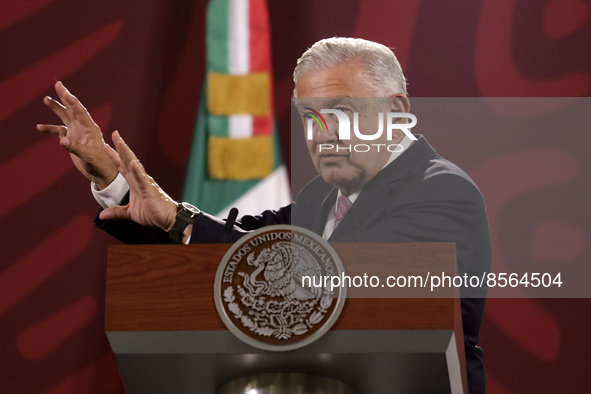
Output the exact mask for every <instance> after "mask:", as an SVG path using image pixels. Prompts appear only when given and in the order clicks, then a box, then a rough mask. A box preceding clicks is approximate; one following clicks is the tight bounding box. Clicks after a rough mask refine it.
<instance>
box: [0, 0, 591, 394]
mask: <svg viewBox="0 0 591 394" xmlns="http://www.w3.org/2000/svg"><path fill="white" fill-rule="evenodd" d="M269 3H270V14H271V26H272V33H273V62H274V68H275V82H276V93H277V94H276V106H275V107H276V109H277V116H278V122H279V126H280V128H281V132H282V139H283V140H284V141H286V142H287V141H289V97H290V94H291V90H292V88H293V86H292V82H291V72H292V70H293V67H294V64H295V61H296V59H297V57H298V56H299V55H300V54H301V53H302V52H303V51H304V50H305V49H306V48H307V47H308V46H310V45H311V44H312V43H313V42H315V41H316V40H318V39H320V38H324V37H328V36H335V35H342V36H359V37H363V38H368V39H373V40H376V41H379V42H382V43H384V44H386V45H388V46H392V47H394V48H396V53H397V54H398V56H399V59H400V60H401V63H402V65H403V67H404V69H405V71H406V74H407V77H408V79H409V81H410V85H409V90H410V93H411V94H412V95H413V96H423V97H433V96H439V97H446V96H449V97H462V96H466V97H474V96H549V97H552V96H575V97H576V96H588V95H589V93H590V92H591V79H590V77H591V75H590V74H591V73H590V71H591V51H589V48H591V45H590V44H591V19H590V9H591V6H590V3H589V1H583V0H528V1H526V0H521V1H516V0H449V1H421V0H404V1H402V0H401V1H391V2H385V1H380V0H365V1H361V0H357V1H355V0H347V1H344V0H323V1H312V0H308V1H306V0H300V1H279V0H270V1H269ZM204 13H205V1H195V0H176V1H168V0H153V1H152V0H141V1H140V0H129V1H125V2H120V1H115V0H103V1H101V2H91V1H74V0H27V1H22V0H4V1H3V2H2V3H0V48H1V51H2V57H1V61H0V130H1V132H2V135H3V136H4V137H3V143H2V145H1V149H0V181H1V185H2V193H1V194H0V199H1V200H0V226H1V227H0V228H2V229H3V230H2V247H1V250H0V253H1V254H0V256H1V257H0V334H1V335H0V392H2V393H10V394H13V393H27V394H30V393H97V394H98V393H101V394H108V393H120V392H123V389H122V385H121V383H120V379H119V376H118V373H117V369H116V366H115V363H114V360H113V357H112V355H111V352H110V349H109V346H108V344H107V341H106V339H105V336H104V333H103V307H104V303H103V297H104V277H105V260H106V246H107V245H108V244H109V243H112V242H113V241H112V240H111V239H110V238H108V237H107V236H105V235H104V234H101V233H100V232H99V231H97V230H95V229H94V228H93V226H92V218H93V217H94V215H95V213H96V210H97V206H96V203H95V202H94V200H93V199H92V196H91V195H90V192H89V185H88V183H87V182H86V181H85V180H84V179H82V178H81V176H79V174H78V173H77V172H76V171H75V169H74V167H73V165H72V164H71V162H70V160H69V158H68V156H67V155H66V154H65V153H64V152H63V151H62V150H61V149H60V148H59V147H58V146H57V143H56V141H55V140H54V139H52V138H49V137H47V136H43V135H40V134H39V133H37V132H36V130H35V124H36V123H40V122H50V121H55V118H54V117H53V116H52V114H51V113H50V112H49V110H48V109H46V108H45V107H44V106H43V105H42V103H41V100H42V97H43V96H44V95H46V94H50V95H51V94H54V93H53V92H52V89H51V86H52V84H53V83H54V81H55V80H58V79H59V80H63V81H64V82H65V83H66V85H67V86H68V87H70V89H71V90H72V91H73V92H74V93H75V94H77V95H78V96H79V97H81V99H83V101H84V103H85V104H86V105H87V107H88V108H89V109H90V110H91V111H92V112H93V115H94V116H95V119H96V120H97V122H98V123H99V124H100V125H101V127H102V128H103V130H104V131H112V130H113V129H114V128H117V129H118V130H120V131H121V133H122V134H123V135H124V136H125V137H126V139H127V141H128V142H129V143H130V145H131V146H132V147H133V148H134V150H135V151H136V153H137V154H138V156H139V157H140V158H141V159H142V160H143V162H144V164H145V165H146V167H147V169H148V171H149V172H150V173H151V174H152V175H153V176H154V177H155V178H156V179H157V180H159V182H160V184H161V186H163V187H164V188H165V190H167V191H169V192H170V194H172V195H173V197H177V198H178V196H179V193H180V187H181V183H182V180H183V175H184V174H183V173H184V164H185V162H186V159H187V155H188V146H189V144H190V141H191V136H192V132H193V122H194V117H195V113H196V107H197V102H198V97H199V92H200V87H201V81H202V78H203V61H204V58H203V56H204ZM456 133H457V135H454V136H453V138H450V136H449V135H446V136H442V135H429V140H430V142H431V143H432V144H433V145H435V146H436V147H437V148H438V150H439V151H440V152H443V154H444V155H445V156H446V157H448V158H449V159H451V160H453V161H454V162H457V163H458V164H460V165H461V166H462V167H464V168H465V169H466V170H467V171H468V172H469V173H470V174H471V175H472V176H473V177H474V178H475V180H476V181H477V183H478V184H479V186H480V187H481V189H482V191H483V194H484V196H485V199H486V201H487V205H488V209H489V215H490V220H491V230H492V234H493V242H494V253H495V255H494V258H495V264H505V263H508V262H510V261H511V260H512V259H514V258H516V257H515V256H521V257H523V258H532V253H533V254H534V255H535V251H533V252H532V250H531V249H528V248H529V247H530V246H531V245H534V244H535V242H534V241H531V242H530V243H529V244H527V241H528V239H530V236H531V235H532V234H535V235H536V237H537V238H536V237H534V238H535V240H537V241H536V242H537V244H542V242H541V241H540V240H545V239H550V240H552V239H553V237H554V236H557V235H560V234H562V235H563V236H562V238H561V240H562V242H563V243H562V244H560V245H557V247H556V248H555V249H556V250H558V252H556V253H557V259H558V260H565V259H567V260H569V261H578V262H582V263H587V262H588V260H589V259H588V257H589V254H590V253H589V247H588V243H589V239H590V236H591V231H590V230H589V225H588V223H589V219H590V218H589V213H588V212H589V211H590V210H589V209H588V208H586V202H587V201H589V197H591V194H590V193H589V186H588V183H589V182H588V180H589V169H590V168H591V166H590V165H589V164H590V163H589V159H588V154H586V146H587V144H588V143H590V142H591V138H590V137H589V135H588V134H585V135H583V134H582V135H580V136H576V139H571V140H570V141H567V142H565V143H563V144H562V145H561V146H559V147H558V148H559V149H558V150H552V149H556V144H554V143H553V142H552V139H549V140H548V141H546V140H544V141H539V140H536V138H535V135H533V136H532V138H531V139H525V138H522V139H520V140H518V141H517V142H515V141H512V143H509V141H507V140H508V139H507V138H494V136H490V135H479V134H478V133H476V132H474V131H472V132H470V131H467V130H457V131H456ZM453 141H456V143H453ZM457 141H469V142H466V143H465V144H464V145H462V144H459V145H458V144H457ZM474 145H476V146H478V147H479V149H478V150H476V151H475V150H474V149H473V147H474ZM488 146H490V148H489V149H488V150H487V148H486V147H488ZM548 149H550V150H548ZM476 152H477V153H476ZM284 154H285V156H286V162H287V163H289V148H288V146H287V145H285V146H284ZM516 164H518V165H516ZM516 168H517V169H518V170H516ZM520 171H521V172H520ZM585 180H587V181H585ZM534 191H535V194H534ZM532 202H535V204H534V207H533V208H532ZM557 207H560V208H557ZM540 234H541V235H540ZM565 234H566V235H565ZM532 237H533V236H532ZM532 239H533V238H532ZM526 244H527V245H526ZM524 245H525V246H524ZM534 257H535V256H534ZM589 311H591V302H589V301H588V300H554V299H539V300H529V299H524V300H499V299H492V300H489V302H488V304H487V310H486V316H485V319H484V325H483V329H482V346H483V347H484V348H485V352H486V365H487V370H488V377H489V392H491V393H556V392H584V391H585V390H587V388H588V377H587V376H586V375H587V374H588V371H589V370H590V369H591V363H590V362H589V361H588V359H589V357H588V354H587V353H588V349H589V347H590V346H589V345H590V344H591V341H590V340H589V338H588V333H587V331H588V327H589V326H590V325H591V313H589Z"/></svg>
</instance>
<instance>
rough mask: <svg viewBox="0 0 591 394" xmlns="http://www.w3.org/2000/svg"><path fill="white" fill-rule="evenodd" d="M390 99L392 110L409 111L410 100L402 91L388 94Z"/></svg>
mask: <svg viewBox="0 0 591 394" xmlns="http://www.w3.org/2000/svg"><path fill="white" fill-rule="evenodd" d="M390 99H391V100H392V103H391V108H392V112H410V100H409V99H408V97H407V96H406V94H404V93H396V94H393V95H392V96H390Z"/></svg>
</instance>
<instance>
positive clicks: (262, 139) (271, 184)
mask: <svg viewBox="0 0 591 394" xmlns="http://www.w3.org/2000/svg"><path fill="white" fill-rule="evenodd" d="M270 41H271V37H270V29H269V21H268V11H267V4H266V0H211V1H210V3H209V6H208V9H207V44H206V46H207V49H206V73H207V75H206V77H205V82H204V88H203V91H202V94H201V101H200V104H199V109H198V112H197V121H196V125H195V134H194V137H193V144H192V147H191V153H190V156H189V162H188V167H187V172H186V178H185V187H184V190H183V196H182V198H183V200H184V201H188V202H190V203H192V204H194V205H196V206H197V207H199V208H200V209H202V210H203V211H205V212H209V213H211V214H214V215H216V216H219V217H221V218H225V217H226V216H227V214H228V212H229V210H230V208H232V207H236V208H238V210H239V211H240V215H244V214H257V213H260V212H262V211H263V210H265V209H270V208H271V209H277V208H279V207H281V206H283V205H287V204H289V202H290V201H291V195H290V191H289V181H288V176H287V171H286V168H285V166H284V165H283V162H282V160H281V150H280V147H279V141H278V136H277V132H276V130H275V121H274V118H273V76H272V68H271V43H270Z"/></svg>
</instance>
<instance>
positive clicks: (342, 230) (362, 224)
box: [323, 136, 435, 242]
mask: <svg viewBox="0 0 591 394" xmlns="http://www.w3.org/2000/svg"><path fill="white" fill-rule="evenodd" d="M434 156H435V151H434V150H433V148H432V147H431V146H430V145H429V143H428V142H427V140H426V139H425V138H424V137H423V136H419V139H418V141H416V142H415V143H414V144H413V145H412V146H411V147H410V148H409V149H408V150H407V151H406V152H404V153H403V154H401V155H400V157H398V158H397V159H396V160H394V161H393V162H392V163H390V164H389V165H388V166H387V167H386V168H384V169H383V170H381V171H380V172H379V173H378V174H377V175H376V176H375V177H374V178H373V179H371V180H370V181H369V182H368V183H367V184H366V185H365V187H364V188H363V190H362V191H361V193H360V194H359V197H357V200H355V203H354V204H353V205H352V206H351V208H350V209H349V211H348V212H347V214H346V215H345V217H344V218H343V220H342V221H341V223H340V224H339V226H338V227H337V228H336V230H335V231H334V232H333V233H332V235H331V236H330V238H329V241H331V242H339V241H346V242H354V241H358V240H357V239H356V237H357V235H358V233H359V231H362V230H363V228H366V227H367V226H368V224H369V223H371V222H374V221H376V220H379V219H381V218H382V216H383V212H382V211H384V210H385V208H386V206H387V204H388V201H390V199H392V198H395V194H397V193H398V192H399V191H401V190H402V189H404V184H405V183H407V182H409V181H411V180H412V179H413V178H414V177H415V176H420V174H421V173H423V174H424V167H425V165H426V163H428V161H429V159H431V158H432V157H434ZM335 190H336V189H335ZM335 201H336V192H335V194H334V197H333V199H332V204H334V202H335ZM323 223H326V215H324V222H323Z"/></svg>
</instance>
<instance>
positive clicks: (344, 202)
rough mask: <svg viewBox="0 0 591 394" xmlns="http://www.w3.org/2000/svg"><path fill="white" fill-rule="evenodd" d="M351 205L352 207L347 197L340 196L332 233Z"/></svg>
mask: <svg viewBox="0 0 591 394" xmlns="http://www.w3.org/2000/svg"><path fill="white" fill-rule="evenodd" d="M351 205H353V203H352V202H351V200H349V199H348V198H347V196H344V195H342V194H341V196H340V197H339V200H338V202H337V217H336V218H335V220H334V228H333V231H334V230H336V229H337V227H338V225H339V224H340V223H341V220H343V218H344V217H345V214H346V213H347V211H348V210H349V208H351Z"/></svg>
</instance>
